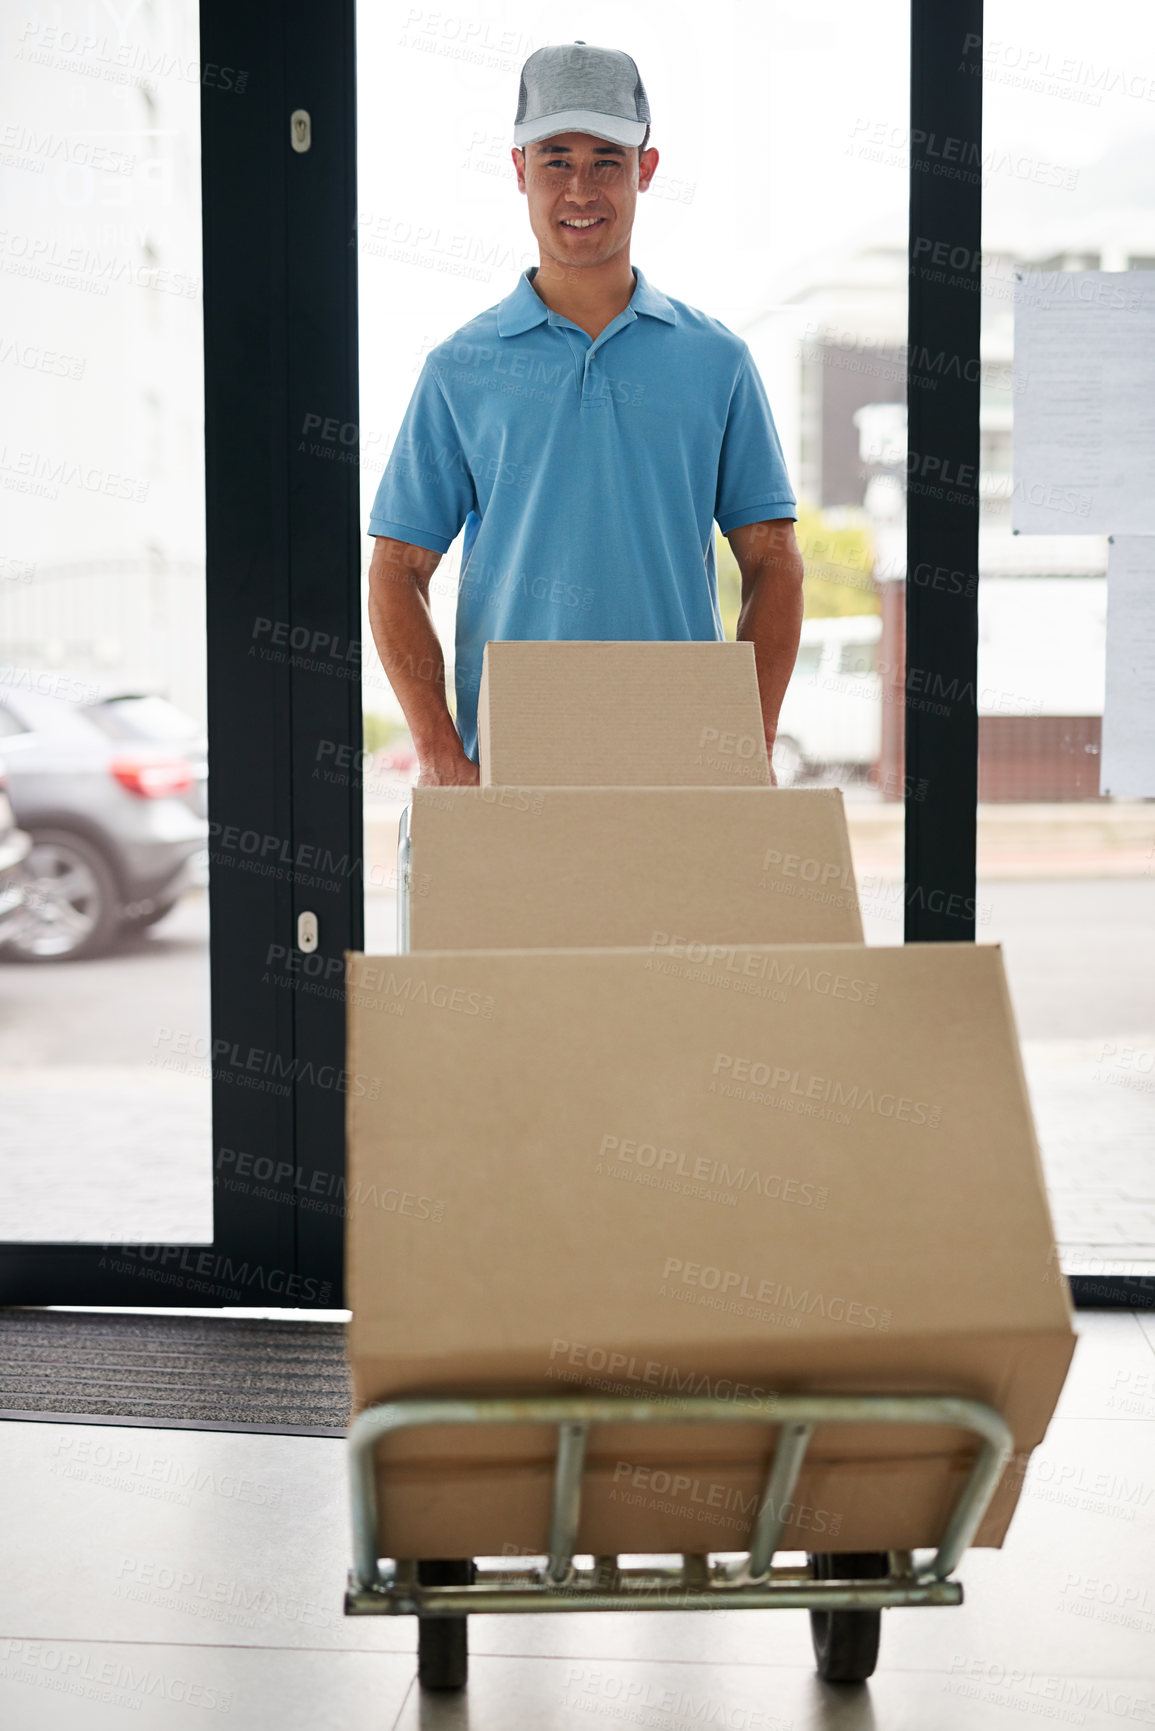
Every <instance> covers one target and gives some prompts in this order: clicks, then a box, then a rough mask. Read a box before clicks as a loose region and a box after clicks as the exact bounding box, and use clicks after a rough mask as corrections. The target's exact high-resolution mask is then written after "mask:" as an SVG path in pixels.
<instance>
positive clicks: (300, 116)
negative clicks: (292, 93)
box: [289, 108, 313, 151]
mask: <svg viewBox="0 0 1155 1731" xmlns="http://www.w3.org/2000/svg"><path fill="white" fill-rule="evenodd" d="M289 142H290V144H291V145H292V146H293V149H294V150H296V151H305V150H308V149H309V146H310V145H311V144H312V142H313V122H312V120H311V119H310V118H309V110H308V109H307V108H294V110H293V112H292V114H290V116H289Z"/></svg>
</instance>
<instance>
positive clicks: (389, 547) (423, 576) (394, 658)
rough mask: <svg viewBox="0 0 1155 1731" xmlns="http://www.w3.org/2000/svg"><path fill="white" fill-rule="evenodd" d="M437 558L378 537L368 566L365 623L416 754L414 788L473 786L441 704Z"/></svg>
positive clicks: (472, 773)
mask: <svg viewBox="0 0 1155 1731" xmlns="http://www.w3.org/2000/svg"><path fill="white" fill-rule="evenodd" d="M440 560H441V555H440V553H434V552H431V551H430V550H429V549H428V548H426V547H418V546H415V545H414V544H413V543H412V542H408V541H395V540H392V539H390V537H389V536H387V535H379V536H378V537H377V544H376V546H375V548H374V551H373V561H372V564H371V565H370V566H369V625H370V629H371V630H372V633H373V641H374V643H375V644H376V646H377V653H378V655H379V656H380V658H381V666H382V668H383V669H384V671H385V675H386V677H387V679H388V680H389V683H390V684H391V685H392V687H393V690H394V691H395V692H396V694H397V697H398V700H399V701H400V704H401V708H402V711H403V713H404V715H405V719H406V721H407V722H408V723H409V732H410V734H411V735H412V738H413V744H414V746H415V747H416V750H417V761H418V763H419V764H420V766H421V773H420V775H419V776H418V778H417V786H418V787H476V786H477V784H478V768H477V765H476V764H475V763H472V762H470V760H469V758H468V757H466V755H465V752H464V751H463V749H462V745H461V739H460V736H459V735H458V732H457V729H456V727H455V726H454V725H453V718H452V716H451V715H450V713H449V705H448V704H447V702H446V700H445V656H444V654H443V653H442V649H441V644H440V643H439V642H438V639H437V633H436V631H435V630H434V629H433V614H432V611H431V608H430V605H429V584H430V581H431V580H432V577H433V573H434V571H436V569H437V566H438V564H439V563H440Z"/></svg>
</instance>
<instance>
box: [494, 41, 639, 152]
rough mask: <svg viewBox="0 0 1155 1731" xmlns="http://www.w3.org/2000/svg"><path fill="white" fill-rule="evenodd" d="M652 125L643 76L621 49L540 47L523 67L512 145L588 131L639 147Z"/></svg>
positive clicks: (574, 44)
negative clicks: (561, 134)
mask: <svg viewBox="0 0 1155 1731" xmlns="http://www.w3.org/2000/svg"><path fill="white" fill-rule="evenodd" d="M649 124H650V104H649V101H648V99H647V97H646V89H645V85H644V84H643V83H642V79H641V74H640V73H639V71H638V69H637V67H636V66H635V65H634V62H633V61H632V59H631V58H630V56H629V55H628V54H623V53H622V52H621V51H620V49H617V48H590V47H589V46H588V45H587V44H586V43H585V42H572V43H570V42H567V43H563V44H562V45H561V46H559V47H556V48H538V49H536V50H535V51H534V53H532V54H531V55H530V57H529V59H528V60H527V61H526V63H525V65H524V66H523V67H522V69H521V90H520V92H519V95H518V99H517V119H516V120H515V121H514V124H513V142H514V143H515V144H516V145H518V146H519V147H520V146H524V145H527V144H536V143H537V142H538V141H539V140H540V139H543V138H553V137H554V136H555V134H557V133H559V132H589V133H592V134H593V136H594V137H595V138H608V139H609V140H610V141H611V142H612V143H613V144H627V145H629V144H640V143H641V142H642V139H643V138H644V137H645V136H646V128H647V126H648V125H649Z"/></svg>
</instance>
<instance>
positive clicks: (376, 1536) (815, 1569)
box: [345, 1392, 1012, 1689]
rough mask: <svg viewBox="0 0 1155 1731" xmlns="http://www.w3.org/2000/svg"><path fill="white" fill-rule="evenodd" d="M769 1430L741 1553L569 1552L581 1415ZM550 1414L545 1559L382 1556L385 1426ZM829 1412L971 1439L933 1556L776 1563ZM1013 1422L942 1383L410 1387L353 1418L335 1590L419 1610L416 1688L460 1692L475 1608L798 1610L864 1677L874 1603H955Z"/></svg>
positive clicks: (832, 1555) (375, 1605)
mask: <svg viewBox="0 0 1155 1731" xmlns="http://www.w3.org/2000/svg"><path fill="white" fill-rule="evenodd" d="M751 1420H754V1421H761V1422H763V1423H765V1424H766V1425H768V1426H772V1427H773V1428H775V1429H777V1430H778V1432H779V1437H778V1444H777V1447H776V1448H775V1450H774V1452H773V1454H772V1456H771V1459H770V1463H769V1466H768V1468H767V1472H766V1478H765V1482H764V1488H763V1493H762V1497H761V1500H760V1502H759V1504H758V1508H757V1512H756V1514H755V1517H754V1522H753V1527H752V1530H751V1534H750V1549H749V1552H748V1553H745V1554H743V1555H741V1556H740V1557H739V1558H738V1560H737V1561H734V1560H733V1559H732V1558H731V1559H729V1560H727V1558H726V1557H721V1558H719V1559H718V1560H715V1561H713V1562H711V1558H710V1556H709V1555H705V1554H687V1555H683V1556H682V1558H681V1562H680V1565H679V1566H677V1567H668V1566H661V1567H650V1566H642V1567H634V1568H623V1567H621V1566H620V1563H619V1558H618V1557H617V1556H616V1555H606V1556H599V1557H594V1558H593V1559H592V1564H591V1565H590V1566H586V1567H581V1568H579V1567H578V1566H577V1564H576V1563H575V1550H576V1545H577V1537H578V1526H579V1522H580V1518H581V1496H582V1469H583V1466H584V1463H585V1456H586V1447H587V1442H588V1438H589V1433H590V1428H591V1426H593V1425H600V1424H619V1425H620V1424H642V1425H646V1424H648V1425H654V1424H678V1425H713V1424H740V1423H744V1424H749V1423H750V1422H751ZM534 1423H537V1424H549V1425H554V1426H556V1427H557V1438H558V1440H557V1457H556V1463H555V1468H554V1480H553V1496H552V1513H551V1517H550V1525H549V1534H548V1540H547V1544H546V1549H545V1550H544V1551H543V1552H542V1557H543V1565H534V1566H528V1565H527V1566H526V1567H524V1568H518V1569H510V1568H508V1567H507V1566H506V1564H505V1560H504V1559H496V1558H495V1559H493V1561H494V1562H496V1563H497V1564H498V1567H497V1569H496V1570H487V1571H482V1572H479V1571H478V1569H477V1565H476V1563H475V1561H474V1560H473V1559H472V1558H457V1559H448V1560H436V1561H434V1560H427V1561H414V1560H397V1561H393V1562H392V1563H391V1564H389V1565H387V1567H386V1568H384V1569H383V1568H382V1566H381V1553H382V1548H383V1547H384V1549H385V1550H386V1551H387V1549H388V1535H382V1534H381V1532H380V1530H379V1526H378V1511H377V1484H376V1476H375V1459H374V1453H375V1448H376V1445H377V1443H378V1442H380V1441H381V1439H382V1438H384V1437H388V1436H392V1435H395V1434H396V1433H397V1432H399V1431H402V1430H410V1429H413V1428H415V1427H417V1426H431V1425H493V1424H499V1425H500V1424H504V1425H516V1424H534ZM839 1424H893V1425H949V1426H951V1427H952V1428H956V1429H960V1430H966V1431H969V1432H971V1433H972V1434H973V1435H974V1436H976V1437H977V1438H978V1440H979V1447H978V1451H977V1454H976V1456H975V1460H974V1464H973V1466H972V1467H971V1470H970V1474H969V1477H968V1479H967V1482H966V1484H965V1486H964V1487H963V1490H962V1493H961V1495H960V1496H959V1498H958V1500H957V1502H956V1504H955V1507H954V1510H953V1512H952V1514H951V1516H950V1519H949V1520H948V1522H947V1526H946V1531H945V1533H944V1535H943V1538H942V1540H941V1542H940V1544H939V1547H938V1550H937V1551H936V1552H934V1554H933V1556H932V1557H931V1558H930V1560H929V1561H926V1562H923V1563H921V1564H920V1563H916V1561H915V1557H914V1553H912V1552H909V1551H879V1552H852V1553H846V1552H825V1553H819V1554H817V1555H812V1556H810V1557H809V1558H808V1560H807V1566H806V1567H805V1568H793V1567H779V1568H775V1567H774V1553H775V1551H776V1550H777V1549H778V1547H779V1543H780V1540H781V1537H782V1534H783V1531H784V1529H785V1527H786V1525H787V1510H788V1507H789V1504H790V1501H791V1498H792V1497H793V1495H794V1490H795V1486H796V1485H797V1482H798V1476H799V1473H800V1471H801V1468H802V1463H803V1460H804V1459H805V1455H806V1449H807V1446H808V1444H809V1442H810V1439H811V1437H812V1436H813V1434H814V1431H815V1429H816V1427H818V1426H820V1425H822V1426H825V1425H839ZM1011 1445H1012V1439H1011V1432H1010V1429H1009V1427H1008V1426H1007V1424H1006V1423H1005V1421H1004V1420H1003V1419H1002V1418H1000V1417H999V1415H998V1413H997V1412H995V1411H994V1410H993V1408H991V1407H989V1406H985V1405H984V1404H983V1403H982V1402H981V1401H976V1400H964V1399H961V1398H956V1397H954V1396H948V1395H854V1394H837V1395H834V1394H830V1395H822V1394H804V1395H803V1394H800V1395H779V1396H776V1397H771V1398H764V1399H751V1400H721V1399H717V1398H713V1397H709V1396H688V1397H686V1398H685V1399H669V1400H661V1401H653V1400H646V1399H644V1398H641V1397H635V1396H631V1395H624V1396H619V1395H609V1396H600V1395H586V1394H582V1393H580V1392H575V1393H573V1394H565V1395H549V1396H545V1395H543V1396H540V1397H535V1396H526V1397H518V1398H505V1397H501V1396H493V1397H486V1398H482V1399H472V1398H471V1399H458V1398H454V1397H452V1396H444V1397H430V1398H409V1399H404V1400H395V1401H388V1402H385V1403H384V1404H383V1405H380V1406H373V1407H368V1408H367V1409H366V1410H365V1411H364V1412H362V1413H360V1414H359V1415H358V1417H357V1418H356V1419H354V1421H353V1424H352V1425H351V1427H350V1430H349V1440H348V1451H349V1454H348V1459H349V1473H350V1491H351V1496H352V1509H353V1567H352V1569H351V1571H350V1574H349V1587H348V1591H347V1593H346V1595H345V1614H346V1615H347V1616H351V1617H364V1616H384V1617H404V1616H415V1617H417V1618H418V1636H417V1653H418V1666H417V1669H418V1678H419V1680H420V1683H421V1686H422V1688H425V1689H460V1688H462V1687H463V1686H464V1684H465V1681H466V1675H467V1668H468V1648H467V1633H466V1619H467V1618H468V1617H469V1616H472V1615H477V1614H478V1613H482V1612H496V1613H500V1614H504V1615H507V1616H508V1615H511V1614H514V1615H517V1614H523V1613H526V1612H531V1611H717V1610H727V1609H729V1610H771V1609H779V1610H799V1609H805V1610H808V1611H809V1612H810V1622H811V1633H812V1635H813V1640H814V1653H815V1659H816V1661H817V1667H818V1674H819V1676H821V1677H823V1678H824V1679H825V1680H826V1681H827V1682H830V1683H861V1682H864V1681H865V1680H866V1678H867V1677H869V1676H870V1675H871V1673H872V1672H873V1670H874V1667H875V1664H876V1662H877V1659H878V1643H879V1634H880V1629H881V1620H882V1619H881V1613H882V1610H883V1609H884V1608H885V1607H888V1606H893V1605H909V1606H917V1605H959V1604H961V1603H962V1596H963V1592H962V1586H961V1585H960V1583H959V1582H957V1581H952V1580H949V1579H948V1576H949V1575H950V1574H951V1573H952V1571H953V1570H954V1569H955V1567H956V1566H957V1564H958V1561H959V1559H960V1557H961V1556H962V1553H963V1552H964V1550H965V1549H966V1547H967V1545H968V1544H969V1543H970V1541H971V1540H972V1539H973V1537H974V1535H975V1533H976V1532H977V1530H978V1526H979V1522H980V1521H981V1520H982V1517H983V1514H984V1512H985V1511H986V1508H987V1505H988V1504H989V1502H990V1499H991V1496H992V1495H993V1493H994V1490H995V1486H996V1485H997V1484H998V1482H999V1478H1000V1476H1001V1474H1002V1471H1003V1468H1004V1466H1005V1465H1006V1463H1007V1460H1008V1459H1009V1457H1010V1454H1011Z"/></svg>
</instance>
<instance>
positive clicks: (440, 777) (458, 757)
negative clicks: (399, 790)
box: [416, 750, 481, 787]
mask: <svg viewBox="0 0 1155 1731" xmlns="http://www.w3.org/2000/svg"><path fill="white" fill-rule="evenodd" d="M419 761H420V764H421V773H420V775H419V776H418V777H417V782H416V785H417V786H418V787H478V786H480V784H481V771H480V769H478V767H477V765H476V764H475V763H474V761H473V759H472V758H471V757H466V755H465V753H464V752H463V751H461V750H458V751H457V752H456V753H454V752H442V753H440V754H439V755H437V756H435V757H420V754H419Z"/></svg>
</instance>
